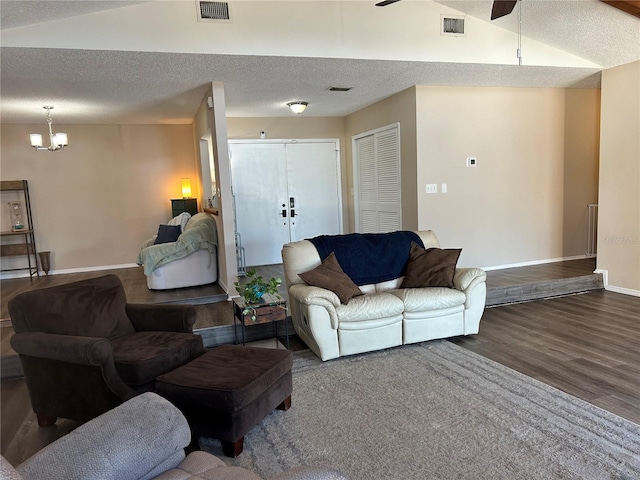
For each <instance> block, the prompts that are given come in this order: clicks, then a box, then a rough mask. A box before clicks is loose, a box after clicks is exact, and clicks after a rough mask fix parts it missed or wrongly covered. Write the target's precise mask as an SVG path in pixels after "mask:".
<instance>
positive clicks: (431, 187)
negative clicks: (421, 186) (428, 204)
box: [426, 183, 438, 193]
mask: <svg viewBox="0 0 640 480" xmlns="http://www.w3.org/2000/svg"><path fill="white" fill-rule="evenodd" d="M426 192H427V193H438V184H437V183H427V187H426Z"/></svg>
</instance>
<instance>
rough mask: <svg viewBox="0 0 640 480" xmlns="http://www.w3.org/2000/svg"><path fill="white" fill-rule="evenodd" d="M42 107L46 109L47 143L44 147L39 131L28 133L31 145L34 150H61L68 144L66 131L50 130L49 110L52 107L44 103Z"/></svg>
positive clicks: (51, 121)
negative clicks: (55, 131) (56, 131)
mask: <svg viewBox="0 0 640 480" xmlns="http://www.w3.org/2000/svg"><path fill="white" fill-rule="evenodd" d="M42 108H44V109H45V110H46V111H47V123H48V124H49V143H50V145H49V146H48V147H45V146H44V145H43V144H42V135H40V134H39V133H32V134H31V135H30V138H31V146H32V147H33V148H35V149H36V150H49V151H50V152H57V151H58V150H62V149H63V148H64V147H66V146H67V145H69V140H68V138H67V134H66V133H53V130H51V124H52V123H53V120H52V119H51V110H53V107H52V106H50V105H45V106H44V107H42Z"/></svg>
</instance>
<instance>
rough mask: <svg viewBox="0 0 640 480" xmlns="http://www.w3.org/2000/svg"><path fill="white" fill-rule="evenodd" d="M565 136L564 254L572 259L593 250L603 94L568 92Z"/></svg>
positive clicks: (582, 91) (585, 91) (566, 95)
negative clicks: (592, 207) (591, 207)
mask: <svg viewBox="0 0 640 480" xmlns="http://www.w3.org/2000/svg"><path fill="white" fill-rule="evenodd" d="M564 132H565V134H564V195H563V208H562V211H563V235H562V252H563V255H564V256H572V255H580V254H585V253H587V252H588V250H589V245H588V243H589V242H588V237H589V236H588V231H589V210H588V206H587V205H588V204H590V203H598V167H599V165H598V162H599V155H600V90H596V89H568V90H565V117H564ZM593 247H595V245H593V246H592V248H593Z"/></svg>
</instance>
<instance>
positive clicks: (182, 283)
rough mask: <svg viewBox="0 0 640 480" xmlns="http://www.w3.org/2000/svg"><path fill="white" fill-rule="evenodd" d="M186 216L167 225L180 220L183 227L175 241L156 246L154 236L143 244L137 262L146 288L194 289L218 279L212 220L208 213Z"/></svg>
mask: <svg viewBox="0 0 640 480" xmlns="http://www.w3.org/2000/svg"><path fill="white" fill-rule="evenodd" d="M188 215H189V214H187V213H185V214H181V215H180V216H178V217H176V218H174V219H172V220H171V221H170V223H169V224H171V222H173V224H174V225H180V223H181V221H182V224H183V225H184V226H183V231H182V234H181V235H180V236H179V237H178V239H177V241H175V242H171V243H161V244H157V245H156V244H154V240H155V238H156V237H155V236H154V237H152V238H150V239H149V240H147V241H146V242H145V243H144V244H143V245H142V249H141V250H140V254H139V255H138V260H137V263H138V265H143V266H144V273H145V275H146V276H147V286H148V287H149V289H151V290H167V289H171V288H183V287H194V286H198V285H207V284H210V283H213V282H215V281H216V280H217V279H218V255H217V243H218V236H217V230H216V222H215V219H214V218H213V217H212V216H211V215H209V214H208V213H197V214H195V215H194V216H192V217H190V218H189V217H188ZM185 217H186V220H187V221H185Z"/></svg>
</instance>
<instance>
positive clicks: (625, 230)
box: [597, 62, 640, 295]
mask: <svg viewBox="0 0 640 480" xmlns="http://www.w3.org/2000/svg"><path fill="white" fill-rule="evenodd" d="M601 124H602V126H601V130H600V189H599V204H600V208H599V210H600V212H599V222H598V261H597V265H598V269H601V270H605V271H607V272H608V283H609V286H610V287H613V289H620V290H621V291H623V292H628V293H633V294H636V295H640V62H634V63H631V64H628V65H623V66H620V67H616V68H612V69H609V70H605V71H604V72H603V73H602V110H601Z"/></svg>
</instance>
